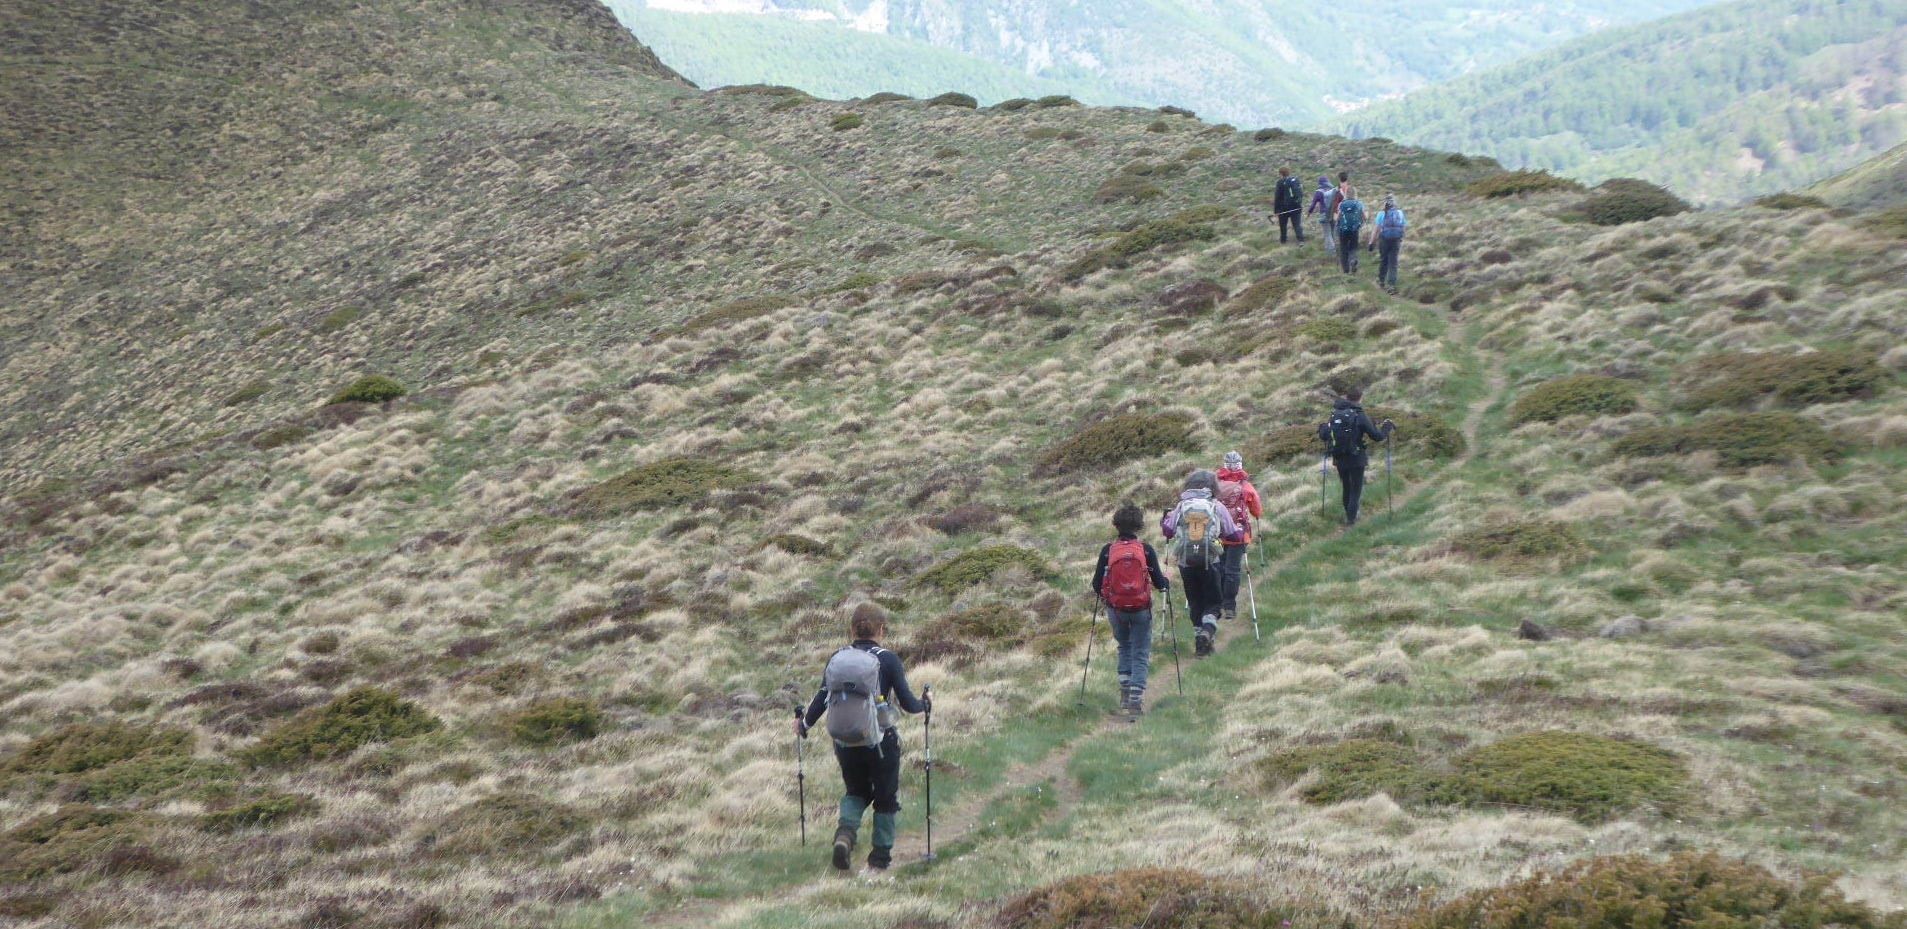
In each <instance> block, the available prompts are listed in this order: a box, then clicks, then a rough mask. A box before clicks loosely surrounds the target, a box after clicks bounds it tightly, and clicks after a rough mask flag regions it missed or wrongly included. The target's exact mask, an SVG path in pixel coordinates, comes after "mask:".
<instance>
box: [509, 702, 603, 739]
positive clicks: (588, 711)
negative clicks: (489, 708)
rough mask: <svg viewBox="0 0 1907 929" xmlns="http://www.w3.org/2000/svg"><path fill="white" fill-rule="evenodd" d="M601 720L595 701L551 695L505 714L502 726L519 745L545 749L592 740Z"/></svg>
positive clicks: (599, 729)
mask: <svg viewBox="0 0 1907 929" xmlns="http://www.w3.org/2000/svg"><path fill="white" fill-rule="evenodd" d="M603 723H604V720H603V712H602V710H600V709H598V708H597V707H596V704H594V703H591V702H590V701H588V700H582V699H578V698H576V697H553V698H550V699H547V700H538V701H537V702H535V703H532V704H530V705H529V706H527V707H525V708H523V709H521V710H518V711H517V712H515V713H511V714H509V715H508V716H506V717H505V718H504V720H503V728H504V730H505V731H506V732H508V733H509V734H510V738H511V740H513V741H515V742H517V743H518V744H520V745H528V746H531V747H534V748H548V747H549V746H552V745H562V744H564V743H567V742H583V741H587V740H589V739H593V738H595V737H596V736H597V735H598V734H599V733H601V732H602V729H603Z"/></svg>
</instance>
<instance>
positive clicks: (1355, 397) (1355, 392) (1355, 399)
mask: <svg viewBox="0 0 1907 929" xmlns="http://www.w3.org/2000/svg"><path fill="white" fill-rule="evenodd" d="M1344 399H1346V400H1349V401H1351V402H1352V403H1361V402H1363V400H1364V388H1362V387H1352V388H1350V389H1348V390H1346V391H1345V392H1344Z"/></svg>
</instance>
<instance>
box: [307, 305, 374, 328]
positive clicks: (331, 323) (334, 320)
mask: <svg viewBox="0 0 1907 929" xmlns="http://www.w3.org/2000/svg"><path fill="white" fill-rule="evenodd" d="M363 315H364V309H363V308H362V307H355V306H341V307H338V308H337V309H335V310H332V311H331V312H329V313H326V314H324V318H322V319H320V320H318V325H317V326H316V328H317V330H318V332H319V333H321V334H324V333H332V332H336V331H338V330H340V329H343V328H344V327H346V326H349V325H351V324H352V323H354V322H357V321H358V317H360V316H363Z"/></svg>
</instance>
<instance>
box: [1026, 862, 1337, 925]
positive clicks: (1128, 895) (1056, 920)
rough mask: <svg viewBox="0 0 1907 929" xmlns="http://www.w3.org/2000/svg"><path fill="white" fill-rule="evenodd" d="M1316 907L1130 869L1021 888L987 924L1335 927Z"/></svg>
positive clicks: (1248, 889)
mask: <svg viewBox="0 0 1907 929" xmlns="http://www.w3.org/2000/svg"><path fill="white" fill-rule="evenodd" d="M1345 925H1346V923H1345V921H1344V919H1343V917H1341V916H1336V915H1333V914H1331V913H1329V912H1328V911H1326V910H1325V909H1324V908H1323V907H1312V906H1300V905H1296V904H1291V903H1282V902H1278V901H1275V900H1273V899H1271V898H1270V897H1269V896H1268V895H1267V894H1266V892H1265V891H1264V890H1262V889H1260V888H1259V887H1257V886H1255V885H1253V884H1251V883H1247V882H1245V881H1240V880H1234V879H1230V878H1219V877H1212V876H1210V875H1206V874H1201V873H1199V872H1197V871H1186V870H1168V869H1165V868H1135V869H1130V870H1123V871H1112V872H1108V873H1105V874H1086V875H1081V876H1079V877H1070V878H1066V879H1065V880H1061V881H1056V882H1054V883H1051V884H1046V885H1043V886H1040V887H1036V888H1034V889H1032V890H1029V891H1027V892H1026V893H1023V894H1021V895H1019V896H1017V897H1014V898H1013V899H1011V900H1008V901H1007V903H1006V905H1005V906H1004V907H1002V908H1001V909H1000V912H999V913H997V914H995V915H994V917H993V921H992V923H991V926H992V927H993V929H1136V927H1140V926H1143V927H1145V929H1324V927H1331V929H1339V927H1343V926H1345Z"/></svg>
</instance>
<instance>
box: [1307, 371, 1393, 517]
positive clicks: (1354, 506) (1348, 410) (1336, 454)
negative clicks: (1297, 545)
mask: <svg viewBox="0 0 1907 929" xmlns="http://www.w3.org/2000/svg"><path fill="white" fill-rule="evenodd" d="M1363 399H1364V392H1363V391H1362V390H1360V389H1358V388H1356V387H1353V388H1351V389H1350V390H1347V391H1345V393H1344V396H1342V397H1339V398H1337V400H1336V401H1335V402H1334V403H1333V404H1332V409H1331V418H1330V419H1327V420H1325V421H1324V422H1323V423H1322V424H1320V425H1319V426H1318V438H1319V439H1321V440H1323V442H1324V445H1325V452H1326V453H1327V454H1329V455H1330V456H1331V464H1332V465H1333V466H1335V467H1336V468H1337V471H1338V486H1339V487H1340V488H1341V489H1342V492H1343V496H1344V524H1345V525H1346V526H1355V525H1357V511H1358V504H1359V502H1360V501H1361V500H1362V498H1363V496H1364V468H1365V465H1367V464H1368V463H1369V456H1368V454H1367V453H1366V451H1365V448H1364V440H1365V439H1367V438H1368V439H1374V440H1376V441H1379V442H1388V441H1390V437H1391V433H1392V432H1395V431H1396V430H1397V424H1396V423H1393V422H1391V421H1390V420H1388V419H1387V420H1384V422H1383V424H1382V427H1381V428H1380V427H1379V424H1376V423H1373V422H1371V417H1370V414H1368V413H1365V412H1364V407H1362V406H1360V405H1359V404H1360V403H1361V402H1362V401H1363Z"/></svg>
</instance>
